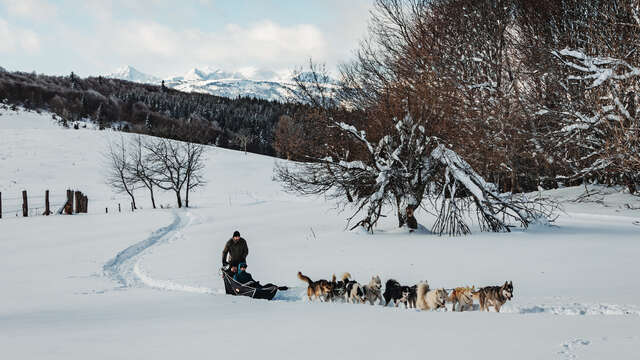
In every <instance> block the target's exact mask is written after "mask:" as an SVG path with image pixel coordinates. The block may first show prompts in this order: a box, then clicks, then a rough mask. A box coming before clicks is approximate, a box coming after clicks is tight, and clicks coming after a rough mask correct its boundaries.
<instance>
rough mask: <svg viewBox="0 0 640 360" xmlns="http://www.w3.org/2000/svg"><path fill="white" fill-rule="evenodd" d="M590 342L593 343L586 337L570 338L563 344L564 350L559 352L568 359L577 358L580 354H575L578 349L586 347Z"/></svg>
mask: <svg viewBox="0 0 640 360" xmlns="http://www.w3.org/2000/svg"><path fill="white" fill-rule="evenodd" d="M589 344H591V341H589V340H585V339H574V340H569V341H566V342H564V343H563V344H562V350H561V351H559V352H558V354H560V355H562V357H563V358H564V359H567V360H573V359H577V358H578V356H577V355H576V354H575V351H576V349H579V348H582V347H585V346H587V345H589Z"/></svg>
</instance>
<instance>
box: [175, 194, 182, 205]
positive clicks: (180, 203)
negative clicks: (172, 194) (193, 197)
mask: <svg viewBox="0 0 640 360" xmlns="http://www.w3.org/2000/svg"><path fill="white" fill-rule="evenodd" d="M176 200H177V201H178V207H179V208H181V207H182V197H181V196H180V190H177V191H176Z"/></svg>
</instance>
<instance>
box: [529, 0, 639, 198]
mask: <svg viewBox="0 0 640 360" xmlns="http://www.w3.org/2000/svg"><path fill="white" fill-rule="evenodd" d="M542 10H543V11H541V8H540V7H539V6H537V5H536V6H535V7H534V8H532V9H529V11H528V12H527V11H526V8H525V16H522V17H521V18H522V20H523V23H522V26H523V29H525V30H527V29H528V31H525V32H524V33H523V35H524V36H523V39H525V40H524V41H528V45H529V46H528V48H530V49H539V51H538V54H537V55H538V56H536V57H535V58H532V64H531V68H532V71H535V73H537V74H540V75H539V79H538V80H537V81H536V82H537V83H538V86H537V89H538V91H540V94H539V95H538V97H537V100H534V101H532V103H537V104H536V105H537V108H536V109H534V112H535V113H536V114H537V115H538V117H539V118H541V119H543V120H544V121H545V123H547V124H549V125H550V126H549V127H548V128H547V129H546V134H545V136H546V137H547V138H548V139H549V140H550V142H549V145H550V146H548V147H547V148H546V156H548V157H553V158H554V161H555V162H557V163H563V164H566V166H567V168H568V171H567V172H566V173H565V174H564V175H565V178H566V179H567V180H569V181H574V182H575V181H578V180H579V181H586V180H597V181H600V182H605V183H608V184H626V185H627V186H628V187H629V190H630V191H631V192H634V191H635V188H636V186H637V185H638V184H640V169H639V168H638V167H637V166H635V165H634V162H633V161H629V159H633V158H634V157H635V156H637V155H636V154H637V153H638V150H640V148H638V143H639V136H640V134H639V133H638V126H639V125H638V124H639V121H640V116H639V115H640V112H639V111H638V106H637V104H638V90H639V89H638V87H639V85H640V76H639V75H640V53H639V52H638V50H639V49H638V47H639V46H640V40H639V39H640V20H639V19H640V17H639V13H640V8H639V5H638V2H637V1H634V0H611V1H574V0H559V1H553V2H548V3H547V4H544V6H543V7H542ZM525 20H527V21H528V23H527V22H525Z"/></svg>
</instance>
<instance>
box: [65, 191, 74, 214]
mask: <svg viewBox="0 0 640 360" xmlns="http://www.w3.org/2000/svg"><path fill="white" fill-rule="evenodd" d="M64 213H65V214H67V215H71V214H73V190H67V202H66V203H65V204H64Z"/></svg>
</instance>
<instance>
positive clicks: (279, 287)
mask: <svg viewBox="0 0 640 360" xmlns="http://www.w3.org/2000/svg"><path fill="white" fill-rule="evenodd" d="M278 290H280V291H286V290H289V288H288V287H286V286H278Z"/></svg>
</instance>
